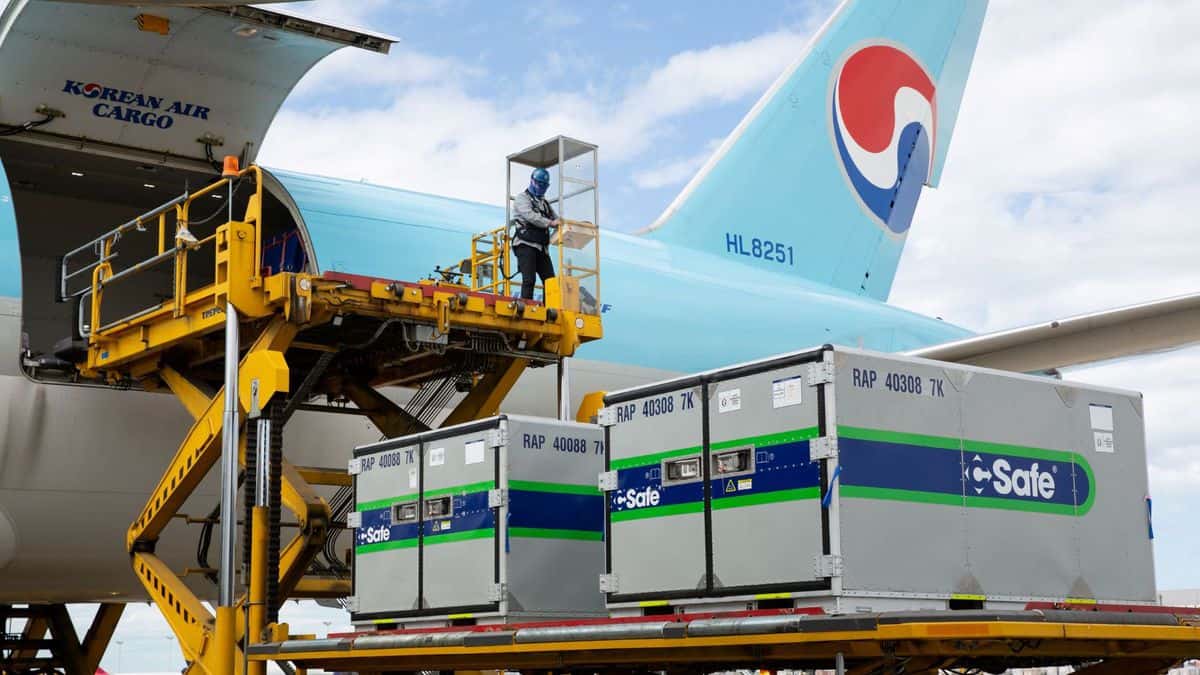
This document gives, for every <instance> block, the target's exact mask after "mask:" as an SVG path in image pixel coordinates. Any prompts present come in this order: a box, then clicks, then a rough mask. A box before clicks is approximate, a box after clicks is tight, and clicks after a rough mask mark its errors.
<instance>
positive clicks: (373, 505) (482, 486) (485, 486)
mask: <svg viewBox="0 0 1200 675" xmlns="http://www.w3.org/2000/svg"><path fill="white" fill-rule="evenodd" d="M494 487H496V483H495V482H494V481H490V480H484V481H479V482H478V483H466V484H464V485H454V486H451V487H446V488H438V489H436V490H426V491H425V498H426V499H430V498H432V497H441V496H443V495H458V494H464V495H465V494H468V493H471V492H487V491H488V490H491V489H492V488H494ZM416 498H417V493H416V492H408V493H405V494H403V495H400V496H398V497H388V498H387V499H376V500H373V501H369V502H359V503H358V506H357V510H359V511H370V510H371V509H380V508H384V507H387V506H391V505H392V504H399V503H400V502H406V501H409V500H412V499H416Z"/></svg>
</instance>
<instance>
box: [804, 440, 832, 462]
mask: <svg viewBox="0 0 1200 675" xmlns="http://www.w3.org/2000/svg"><path fill="white" fill-rule="evenodd" d="M837 456H838V439H837V436H821V437H820V438H814V439H812V440H811V441H809V442H808V461H810V462H816V461H818V460H822V459H835V458H836V457H837Z"/></svg>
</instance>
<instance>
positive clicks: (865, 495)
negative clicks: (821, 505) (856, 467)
mask: <svg viewBox="0 0 1200 675" xmlns="http://www.w3.org/2000/svg"><path fill="white" fill-rule="evenodd" d="M840 489H841V492H840V493H839V494H840V495H841V496H842V497H850V498H859V499H887V500H890V501H894V502H919V503H921V504H943V505H945V506H962V505H963V496H962V495H951V494H946V493H944V492H922V491H920V490H901V489H899V488H881V487H864V486H862V485H846V484H845V483H843V484H842V486H841V488H840Z"/></svg>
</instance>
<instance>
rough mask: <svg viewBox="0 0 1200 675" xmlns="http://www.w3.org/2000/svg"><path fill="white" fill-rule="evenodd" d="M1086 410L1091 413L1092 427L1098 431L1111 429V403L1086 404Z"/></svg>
mask: <svg viewBox="0 0 1200 675" xmlns="http://www.w3.org/2000/svg"><path fill="white" fill-rule="evenodd" d="M1088 412H1089V413H1091V415H1092V428H1093V429H1099V430H1100V431H1112V430H1113V416H1112V406H1111V405H1097V404H1095V403H1093V404H1091V405H1089V406H1088Z"/></svg>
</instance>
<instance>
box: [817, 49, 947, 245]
mask: <svg viewBox="0 0 1200 675" xmlns="http://www.w3.org/2000/svg"><path fill="white" fill-rule="evenodd" d="M829 91H830V94H829V97H830V102H829V110H830V116H831V128H832V132H833V145H834V150H835V152H836V156H837V158H838V160H839V164H840V165H841V167H842V171H843V173H844V175H845V177H846V180H847V181H848V182H849V184H850V188H851V191H852V192H853V193H854V195H855V196H856V198H857V199H858V201H859V203H860V204H861V205H862V207H863V209H864V210H865V211H866V212H867V213H868V214H869V216H870V217H871V218H872V219H873V220H875V221H876V223H877V224H879V225H880V226H881V227H883V228H885V229H886V230H887V231H888V232H891V233H892V234H894V235H900V236H902V235H904V234H905V233H907V232H908V228H909V226H910V225H911V224H912V216H913V211H914V210H915V209H916V207H917V198H918V197H919V196H920V194H921V186H922V185H923V184H924V183H925V182H926V181H927V180H929V178H930V176H931V174H932V173H933V158H934V150H935V149H936V147H937V142H936V136H935V134H936V128H937V98H936V85H935V84H934V81H933V79H932V78H931V77H930V76H929V73H928V72H927V71H926V70H925V68H924V67H923V66H922V65H921V64H920V63H919V62H917V60H916V59H915V58H914V57H913V56H911V55H910V54H909V53H908V52H906V51H905V50H904V49H902V48H901V47H899V46H897V45H894V44H881V43H875V44H866V45H861V44H860V45H858V46H856V47H854V48H852V49H851V50H850V51H849V52H848V53H847V54H846V55H845V56H844V57H843V58H842V60H841V63H840V65H839V66H838V67H836V68H834V70H833V75H832V78H831V82H830V88H829Z"/></svg>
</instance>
